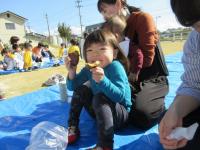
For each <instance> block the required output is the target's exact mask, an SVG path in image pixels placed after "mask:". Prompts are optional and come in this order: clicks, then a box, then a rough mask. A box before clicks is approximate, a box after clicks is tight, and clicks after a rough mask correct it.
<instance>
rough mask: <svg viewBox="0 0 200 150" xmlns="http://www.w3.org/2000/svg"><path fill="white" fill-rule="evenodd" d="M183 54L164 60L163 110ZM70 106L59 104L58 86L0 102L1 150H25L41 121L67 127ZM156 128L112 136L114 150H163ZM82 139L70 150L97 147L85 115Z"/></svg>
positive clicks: (92, 124) (172, 91)
mask: <svg viewBox="0 0 200 150" xmlns="http://www.w3.org/2000/svg"><path fill="white" fill-rule="evenodd" d="M181 55H182V53H181V52H179V53H176V54H173V55H168V56H166V57H165V58H166V62H167V66H168V68H169V71H170V75H169V83H170V92H169V94H168V95H167V97H166V106H167V107H168V106H169V105H170V103H171V102H172V100H173V98H174V96H175V91H176V89H177V87H178V86H179V84H180V75H181V74H182V72H183V67H182V65H181V62H180V60H181ZM68 112H69V104H68V103H66V102H61V101H60V96H59V89H58V87H57V86H52V87H48V88H45V89H42V90H38V91H36V92H32V93H29V94H26V95H23V96H18V97H14V98H11V99H9V100H6V101H1V102H0V150H24V149H25V148H26V147H27V146H28V144H29V138H30V133H31V129H32V128H33V127H34V126H35V125H37V124H38V123H40V122H42V121H51V122H54V123H56V124H59V125H61V126H64V127H67V120H68ZM157 128H158V126H157V125H156V126H154V127H153V128H151V129H149V130H148V131H141V130H139V129H136V128H134V127H131V126H130V127H127V128H126V129H122V130H121V131H119V132H117V133H116V134H115V136H114V141H115V142H114V149H115V150H133V149H134V150H141V149H142V150H162V149H163V148H162V146H161V144H160V143H159V137H158V134H157V133H158V129H157ZM80 130H81V137H80V140H78V141H77V143H75V144H74V145H72V146H71V145H70V146H68V147H67V149H69V150H76V149H85V148H87V147H91V146H94V145H95V143H96V124H95V122H94V121H93V120H92V119H91V118H90V116H89V115H88V114H87V112H86V111H83V112H82V114H81V119H80Z"/></svg>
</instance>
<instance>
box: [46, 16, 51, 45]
mask: <svg viewBox="0 0 200 150" xmlns="http://www.w3.org/2000/svg"><path fill="white" fill-rule="evenodd" d="M46 21H47V27H48V32H49V44H50V42H51V40H50V36H51V33H50V28H49V19H48V15H47V14H46Z"/></svg>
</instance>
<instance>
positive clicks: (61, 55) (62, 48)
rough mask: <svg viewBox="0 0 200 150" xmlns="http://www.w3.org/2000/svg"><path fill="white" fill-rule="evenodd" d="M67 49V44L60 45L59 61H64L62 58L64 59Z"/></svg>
mask: <svg viewBox="0 0 200 150" xmlns="http://www.w3.org/2000/svg"><path fill="white" fill-rule="evenodd" d="M65 48H66V44H64V43H61V44H60V48H59V49H58V58H59V59H62V58H63V55H64V51H65Z"/></svg>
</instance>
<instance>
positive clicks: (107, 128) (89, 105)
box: [68, 85, 128, 148]
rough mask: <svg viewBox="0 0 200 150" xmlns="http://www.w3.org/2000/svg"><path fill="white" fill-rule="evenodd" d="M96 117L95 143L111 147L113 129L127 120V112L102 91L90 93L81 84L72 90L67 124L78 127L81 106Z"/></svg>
mask: <svg viewBox="0 0 200 150" xmlns="http://www.w3.org/2000/svg"><path fill="white" fill-rule="evenodd" d="M83 107H85V109H86V110H87V111H88V113H89V114H90V115H91V116H92V117H93V118H96V121H97V134H98V142H97V145H98V146H101V147H108V148H113V138H114V130H116V129H119V128H121V127H122V126H123V125H124V124H125V123H126V122H127V120H128V112H127V110H126V109H125V107H124V106H123V105H121V104H119V103H115V102H113V101H111V100H110V99H109V98H108V97H106V96H105V95H104V94H103V93H98V94H96V95H93V94H92V91H91V89H90V88H88V87H87V86H85V85H82V86H81V87H79V88H78V89H76V90H75V91H74V95H73V97H72V102H71V109H70V116H69V121H68V125H69V126H76V127H78V124H79V117H80V113H81V110H82V108H83Z"/></svg>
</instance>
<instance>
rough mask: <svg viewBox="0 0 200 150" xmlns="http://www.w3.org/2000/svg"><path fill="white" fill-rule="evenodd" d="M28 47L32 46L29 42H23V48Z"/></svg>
mask: <svg viewBox="0 0 200 150" xmlns="http://www.w3.org/2000/svg"><path fill="white" fill-rule="evenodd" d="M30 47H32V45H31V44H30V43H29V42H25V43H24V48H25V49H28V48H30Z"/></svg>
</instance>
